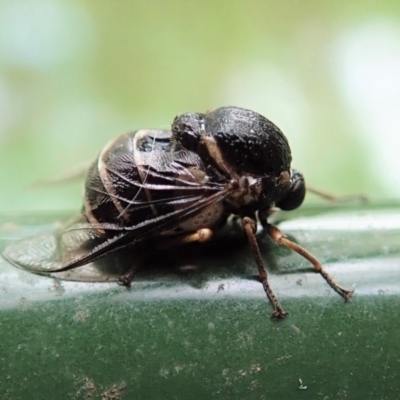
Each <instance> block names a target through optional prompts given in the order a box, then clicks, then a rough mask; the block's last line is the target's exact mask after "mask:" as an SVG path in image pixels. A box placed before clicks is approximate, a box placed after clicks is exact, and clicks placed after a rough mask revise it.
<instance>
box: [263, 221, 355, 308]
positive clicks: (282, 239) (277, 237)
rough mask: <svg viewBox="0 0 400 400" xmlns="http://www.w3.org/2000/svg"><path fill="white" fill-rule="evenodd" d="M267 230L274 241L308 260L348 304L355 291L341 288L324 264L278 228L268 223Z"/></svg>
mask: <svg viewBox="0 0 400 400" xmlns="http://www.w3.org/2000/svg"><path fill="white" fill-rule="evenodd" d="M265 230H266V231H267V233H268V235H269V236H270V237H271V238H272V240H273V241H274V242H275V243H277V244H281V245H283V246H286V247H288V248H289V249H292V250H294V251H295V252H296V253H298V254H300V255H301V256H302V257H304V258H305V259H306V260H308V261H309V262H310V263H311V264H312V265H313V267H314V269H315V271H316V272H318V273H319V274H321V275H322V276H323V278H324V279H325V280H326V281H327V282H328V284H329V286H330V287H331V288H332V289H333V290H334V291H335V292H337V293H338V294H340V295H341V296H342V297H343V298H344V300H345V301H346V302H347V301H348V300H349V299H350V297H351V296H352V294H353V290H347V289H344V288H342V287H341V286H339V285H338V284H337V283H336V282H335V281H334V280H333V279H332V278H331V276H330V275H329V274H328V273H327V272H326V271H325V270H324V268H323V267H322V264H321V263H320V262H319V261H318V260H317V259H316V258H315V257H314V256H313V255H312V254H311V253H310V252H309V251H307V250H306V249H305V248H303V247H301V246H300V245H298V244H297V243H294V242H292V241H291V240H289V239H288V238H287V237H286V236H285V235H284V234H283V233H282V232H281V231H280V230H279V229H278V228H277V227H276V226H273V225H271V224H268V223H266V224H265Z"/></svg>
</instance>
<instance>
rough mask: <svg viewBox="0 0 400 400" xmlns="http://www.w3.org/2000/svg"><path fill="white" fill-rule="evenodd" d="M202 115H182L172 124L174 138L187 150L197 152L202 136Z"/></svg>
mask: <svg viewBox="0 0 400 400" xmlns="http://www.w3.org/2000/svg"><path fill="white" fill-rule="evenodd" d="M202 121H203V119H202V115H201V114H195V113H186V114H182V115H180V116H178V117H176V118H175V120H174V122H173V123H172V136H173V139H174V140H175V142H176V143H179V144H180V145H181V146H182V147H183V148H185V149H186V150H191V151H196V149H197V146H198V144H199V140H200V137H201V134H202V126H203V125H204V124H202Z"/></svg>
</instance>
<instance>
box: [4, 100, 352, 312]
mask: <svg viewBox="0 0 400 400" xmlns="http://www.w3.org/2000/svg"><path fill="white" fill-rule="evenodd" d="M291 160H292V157H291V151H290V147H289V143H288V141H287V139H286V137H285V136H284V134H283V133H282V132H281V131H280V130H279V128H278V127H277V126H275V125H274V124H273V123H272V122H271V121H269V120H268V119H266V118H264V117H263V116H261V115H260V114H257V113H255V112H253V111H250V110H246V109H242V108H237V107H223V108H219V109H217V110H215V111H211V112H209V113H206V114H198V113H186V114H183V115H181V116H178V117H176V118H175V120H174V121H173V123H172V128H171V131H159V130H139V131H136V132H132V133H129V134H126V135H123V136H120V137H118V138H116V139H114V140H112V141H111V142H110V143H108V144H107V145H106V146H105V147H104V149H103V150H102V151H101V153H100V155H99V156H98V158H97V159H96V161H95V162H94V163H93V164H92V165H91V167H90V168H89V170H88V171H87V174H86V181H85V194H84V202H83V207H82V215H81V218H80V220H79V222H76V223H74V224H72V225H71V226H69V227H68V228H66V229H65V230H64V231H63V232H62V233H61V235H60V239H59V244H58V247H59V249H60V250H59V251H60V253H62V256H61V258H62V263H61V265H58V266H57V268H53V269H52V268H47V269H46V270H43V269H40V268H39V269H38V268H37V263H34V262H26V261H21V260H19V259H18V257H13V255H12V254H10V253H9V254H7V251H6V254H5V256H6V258H7V259H9V260H10V261H11V262H12V263H14V264H15V265H18V266H20V267H23V268H25V269H29V270H31V271H33V272H37V273H49V272H61V271H67V270H71V269H74V268H78V267H80V266H83V265H85V264H88V263H91V262H93V261H95V260H97V259H99V258H101V257H103V256H105V255H107V254H109V253H111V252H114V251H116V250H118V249H121V248H123V247H126V246H133V247H132V249H133V251H134V248H135V247H134V246H135V245H137V244H141V245H142V244H143V243H146V245H147V246H148V247H149V249H151V248H152V247H154V248H156V247H157V246H156V245H158V244H159V243H163V245H168V246H179V245H183V244H185V243H189V242H204V241H206V240H209V239H210V238H211V237H212V236H213V233H214V232H215V231H216V230H218V229H220V228H221V227H222V226H224V225H225V223H226V221H227V219H228V217H229V216H230V215H235V216H237V217H238V218H239V219H240V221H241V225H242V227H243V230H244V232H245V234H246V236H247V238H248V241H249V244H250V247H251V250H252V253H253V255H254V258H255V261H256V264H257V268H258V272H259V277H260V280H261V282H262V284H263V287H264V290H265V292H266V294H267V296H268V298H269V299H270V301H271V302H272V304H273V307H274V312H273V314H272V316H273V317H276V318H282V317H284V316H285V315H286V312H285V311H284V309H283V307H282V305H281V304H280V302H279V300H278V299H277V297H276V296H275V294H274V293H273V291H272V289H271V287H270V285H269V282H268V277H267V272H266V269H265V267H264V264H263V260H262V257H261V254H260V251H259V247H258V244H257V239H256V236H255V232H256V227H257V221H260V223H261V224H262V225H263V227H264V229H265V231H266V232H267V233H268V234H269V235H270V237H271V238H272V239H273V240H274V241H275V242H276V243H278V244H282V245H285V246H287V247H289V248H291V249H293V250H295V251H296V252H298V253H299V254H301V255H302V256H303V257H305V258H306V259H308V260H309V261H310V262H311V263H312V264H313V266H314V267H315V269H316V271H317V272H319V273H320V274H321V275H322V276H323V277H324V278H325V280H326V281H327V282H328V284H329V285H330V286H331V287H332V288H333V289H334V290H335V291H337V292H338V293H339V294H340V295H342V296H343V297H344V298H345V300H347V299H349V298H350V296H351V294H352V292H351V291H348V290H345V289H343V288H341V287H340V286H339V285H337V284H336V283H335V282H334V281H333V280H332V278H331V277H330V276H329V275H328V274H327V272H326V271H325V270H324V269H323V268H322V265H321V264H320V263H319V261H318V260H317V259H316V258H315V257H314V256H312V255H311V254H310V253H309V252H308V251H306V250H305V249H304V248H302V247H301V246H299V245H298V244H296V243H294V242H292V241H290V240H289V239H287V238H286V237H285V235H284V234H283V233H281V232H280V231H279V229H278V228H276V227H275V226H273V225H271V224H269V223H268V221H267V218H268V216H269V215H270V214H271V212H273V210H274V209H276V208H280V209H283V210H292V209H295V208H297V207H299V206H300V205H301V204H302V202H303V200H304V197H305V193H306V187H305V182H304V178H303V175H302V174H301V173H299V172H298V171H296V170H293V169H291ZM134 272H135V269H134V268H132V269H131V270H130V271H128V272H127V273H125V274H124V275H123V276H121V277H120V282H121V283H122V284H124V285H127V286H129V285H130V283H131V281H132V279H133V277H134Z"/></svg>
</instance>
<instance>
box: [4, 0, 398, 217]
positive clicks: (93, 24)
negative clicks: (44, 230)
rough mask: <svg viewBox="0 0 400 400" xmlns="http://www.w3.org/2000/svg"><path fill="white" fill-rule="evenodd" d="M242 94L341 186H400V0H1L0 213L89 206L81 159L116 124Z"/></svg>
mask: <svg viewBox="0 0 400 400" xmlns="http://www.w3.org/2000/svg"><path fill="white" fill-rule="evenodd" d="M223 105H236V106H241V107H245V108H250V109H253V110H255V111H258V112H260V113H262V114H263V115H265V116H266V117H268V118H269V119H271V120H272V121H274V122H275V123H276V124H277V125H278V126H279V127H280V128H281V129H282V130H283V131H284V132H285V134H286V135H287V137H288V138H289V141H290V143H291V146H292V151H293V156H294V162H293V166H294V167H296V168H298V169H299V170H301V171H302V172H303V173H304V174H305V176H306V179H307V181H308V183H310V184H312V185H313V186H316V187H319V188H321V189H325V190H329V191H332V192H335V193H338V194H344V193H353V192H364V193H366V194H368V195H370V196H371V197H373V198H389V197H398V196H399V195H400V177H399V172H398V170H397V168H398V164H399V163H398V158H399V155H398V153H399V149H400V139H399V134H398V129H399V126H400V123H399V122H400V121H399V119H400V114H399V109H400V3H399V2H397V1H393V0H391V1H369V2H365V1H361V0H358V1H351V2H349V1H324V2H321V1H317V0H313V1H284V2H282V1H281V2H279V1H262V0H246V1H235V0H224V1H216V0H212V1H211V0H203V1H198V2H194V1H193V2H188V1H183V0H158V1H156V0H138V1H122V0H119V1H118V2H111V1H100V0H96V1H83V0H81V1H79V0H71V1H64V0H35V1H34V2H28V1H25V0H1V1H0V183H1V190H0V210H1V211H3V212H13V211H16V212H17V211H18V212H19V211H28V210H33V209H35V210H36V209H61V208H67V209H78V208H79V206H80V195H81V193H80V185H79V184H78V183H70V184H67V185H63V186H57V187H56V188H46V189H40V190H39V189H32V188H30V187H29V185H30V184H31V183H33V182H36V181H39V180H41V179H44V178H54V177H57V176H59V175H62V174H64V173H66V172H68V171H71V170H74V169H76V168H77V167H79V165H82V163H84V162H85V161H88V160H91V159H92V158H94V157H95V156H96V154H97V153H98V151H99V150H100V149H101V148H102V146H103V145H104V144H105V143H106V142H107V141H108V140H109V139H110V138H111V137H113V136H116V135H118V134H121V133H124V132H125V131H129V130H134V129H138V128H144V127H152V128H168V127H169V126H170V123H171V122H172V120H173V118H174V116H175V115H177V114H180V113H182V112H185V111H200V112H202V111H205V110H207V109H212V108H216V107H219V106H223Z"/></svg>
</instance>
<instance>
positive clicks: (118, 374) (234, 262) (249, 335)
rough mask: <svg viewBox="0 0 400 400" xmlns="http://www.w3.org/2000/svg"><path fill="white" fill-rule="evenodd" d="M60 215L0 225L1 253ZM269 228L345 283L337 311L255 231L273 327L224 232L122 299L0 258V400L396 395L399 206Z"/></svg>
mask: <svg viewBox="0 0 400 400" xmlns="http://www.w3.org/2000/svg"><path fill="white" fill-rule="evenodd" d="M59 217H60V214H53V215H51V214H48V215H37V216H27V215H26V216H20V217H17V216H13V217H6V216H2V217H1V219H0V221H1V222H0V227H1V231H0V238H1V243H2V246H4V245H5V244H6V243H7V242H9V241H11V240H15V239H16V238H17V237H20V236H21V235H27V234H29V233H32V232H34V231H43V230H48V229H51V227H52V226H53V223H54V222H55V221H56V220H58V219H60V218H59ZM276 218H277V219H278V220H281V223H280V225H279V226H280V228H281V229H282V230H284V231H285V232H286V233H287V234H288V235H289V237H291V238H293V239H295V240H296V241H298V242H299V243H301V244H303V245H304V246H305V247H307V248H308V249H310V250H311V251H312V252H313V253H315V255H317V256H318V257H319V258H320V259H321V261H323V262H324V264H325V266H326V269H327V270H328V271H329V273H331V275H332V276H333V277H334V278H335V279H336V280H337V281H338V282H339V283H340V284H342V285H343V286H346V287H352V286H353V285H354V284H355V285H356V286H355V295H354V298H353V299H352V300H351V302H350V303H348V304H344V302H343V300H342V299H341V298H340V297H339V296H338V295H337V294H336V293H334V292H333V291H332V290H331V289H330V288H329V287H328V286H327V284H326V283H325V282H324V280H323V279H322V278H321V277H319V276H318V275H317V274H315V273H313V272H312V271H311V270H310V267H309V265H308V264H307V262H306V261H304V260H302V259H301V258H300V257H299V256H297V255H295V254H293V253H291V252H290V251H288V250H286V249H284V248H278V247H276V246H275V245H274V244H273V243H271V241H270V240H269V239H268V238H266V237H263V235H262V233H260V234H259V240H260V243H261V250H262V254H263V257H264V259H265V260H266V261H267V262H268V267H269V271H270V272H271V276H270V283H271V285H272V287H273V288H274V290H275V292H276V293H277V294H278V295H279V297H280V299H281V301H282V303H283V305H284V307H285V308H286V309H287V311H289V316H288V317H287V318H286V319H285V320H284V321H273V320H270V319H269V315H270V313H271V311H272V309H271V306H270V304H269V303H268V302H267V300H266V298H265V294H264V292H263V289H262V287H261V284H260V283H258V282H257V281H256V280H255V279H252V276H253V275H255V274H256V267H255V264H254V262H253V260H252V257H251V254H250V250H249V248H248V247H247V246H246V244H245V240H244V237H243V236H242V235H241V234H240V233H239V232H237V231H235V230H232V231H227V232H225V233H224V234H223V235H222V236H221V238H219V239H218V240H219V241H218V240H217V243H212V244H210V245H208V246H205V247H200V249H199V248H194V250H193V253H190V252H184V251H179V253H180V254H179V256H177V257H176V258H175V259H174V262H173V265H172V266H171V267H170V268H166V267H165V265H163V264H161V265H159V266H158V267H157V268H154V269H150V270H148V271H144V272H142V273H141V274H139V275H138V277H137V281H136V282H135V283H134V284H133V287H132V289H131V290H127V289H125V288H123V287H119V286H117V285H116V284H115V283H83V282H68V281H59V280H56V279H52V278H47V277H41V276H36V275H33V274H30V273H27V272H25V271H22V270H18V269H16V268H14V267H12V266H11V265H8V264H6V263H5V262H4V261H3V260H0V306H1V310H0V313H1V314H0V328H1V332H2V334H1V342H0V375H1V377H2V379H1V382H0V393H1V398H2V399H3V398H4V399H8V398H9V399H28V398H29V399H43V398H60V399H61V398H62V399H64V398H77V399H80V398H88V397H90V396H93V397H92V398H102V396H104V397H103V398H107V397H105V396H106V395H108V396H109V397H108V398H112V397H110V396H111V394H112V393H113V394H114V395H117V394H118V395H120V396H121V398H122V399H124V398H125V399H161V398H162V399H191V398H196V399H205V398H218V399H219V398H221V399H223V398H229V399H232V398H234V399H253V398H254V399H275V398H276V399H277V398H281V399H300V398H303V397H304V398H307V399H340V398H351V399H378V398H379V399H390V400H391V399H397V398H399V397H400V383H399V382H400V340H399V335H398V331H399V328H400V322H399V321H400V311H399V310H400V207H399V204H386V205H365V206H354V207H332V206H329V207H328V206H327V207H312V208H311V207H304V208H303V209H301V210H300V211H298V212H294V213H287V214H284V215H281V216H279V215H278V216H277V217H276ZM61 219H63V218H61ZM132 256H134V255H132ZM189 266H191V267H192V268H189ZM299 379H301V380H302V383H303V387H307V388H306V389H301V388H300V382H299ZM117 398H118V397H117Z"/></svg>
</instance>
